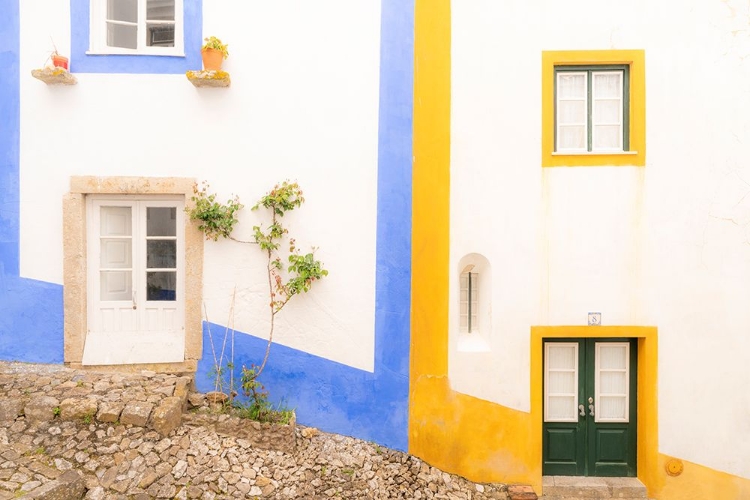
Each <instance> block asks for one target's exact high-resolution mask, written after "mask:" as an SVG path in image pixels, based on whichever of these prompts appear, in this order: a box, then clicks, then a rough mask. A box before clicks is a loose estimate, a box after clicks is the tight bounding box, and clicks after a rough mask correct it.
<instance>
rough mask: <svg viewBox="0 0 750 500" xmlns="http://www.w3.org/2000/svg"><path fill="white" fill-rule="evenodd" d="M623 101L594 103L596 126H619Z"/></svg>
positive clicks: (606, 100)
mask: <svg viewBox="0 0 750 500" xmlns="http://www.w3.org/2000/svg"><path fill="white" fill-rule="evenodd" d="M621 111H622V101H620V100H619V99H602V100H597V101H594V125H597V124H598V125H619V124H620V115H621Z"/></svg>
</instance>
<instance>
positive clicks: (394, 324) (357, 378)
mask: <svg viewBox="0 0 750 500" xmlns="http://www.w3.org/2000/svg"><path fill="white" fill-rule="evenodd" d="M381 23H382V24H381V47H380V108H379V113H380V114H379V130H378V201H377V203H378V207H377V243H376V280H375V281H376V282H375V288H376V290H375V370H374V372H373V373H370V372H366V371H363V370H359V369H356V368H352V367H349V366H346V365H342V364H339V363H336V362H333V361H330V360H326V359H323V358H320V357H318V356H313V355H311V354H308V353H304V352H302V351H299V350H296V349H292V348H289V347H285V346H282V345H278V344H274V345H273V347H272V348H271V357H270V358H269V363H268V365H267V366H266V369H265V371H264V372H263V374H262V375H261V377H260V380H261V381H262V382H263V384H265V385H266V387H267V388H268V389H269V392H270V394H271V395H272V397H274V398H276V401H279V400H282V399H283V400H284V401H285V402H286V403H287V404H288V405H289V406H290V407H292V408H296V410H297V419H298V421H299V422H300V423H302V424H305V425H312V426H315V427H319V428H321V429H323V430H325V431H329V432H338V433H341V434H346V435H350V436H355V437H358V438H361V439H367V440H371V441H375V442H377V443H380V444H383V445H386V446H389V447H392V448H396V449H399V450H404V451H405V450H407V448H408V444H409V442H408V420H409V419H408V416H409V413H408V412H409V345H410V336H409V332H410V294H411V288H410V287H411V161H412V160H411V157H412V104H413V99H412V93H413V60H414V2H413V0H410V1H403V0H384V1H383V3H382V21H381ZM312 293H315V292H314V291H313V292H312ZM209 328H210V329H211V332H212V333H213V336H214V345H215V346H216V349H217V351H218V352H219V353H220V351H221V339H222V338H223V336H224V332H225V327H224V326H220V325H216V324H204V336H203V359H201V361H200V362H199V364H198V373H197V374H196V383H197V384H198V388H199V389H201V390H212V389H213V387H212V383H211V378H210V377H209V375H208V373H209V372H210V370H211V366H212V364H213V355H212V353H211V339H210V338H209V335H208V329H209ZM265 347H266V341H265V340H263V339H261V338H257V337H252V336H249V335H245V334H242V333H237V334H236V335H235V343H234V352H235V359H234V363H235V366H236V367H238V368H239V367H241V366H242V365H245V366H250V365H251V364H253V363H256V364H258V363H259V362H260V360H262V358H263V352H264V350H265ZM217 355H218V354H217Z"/></svg>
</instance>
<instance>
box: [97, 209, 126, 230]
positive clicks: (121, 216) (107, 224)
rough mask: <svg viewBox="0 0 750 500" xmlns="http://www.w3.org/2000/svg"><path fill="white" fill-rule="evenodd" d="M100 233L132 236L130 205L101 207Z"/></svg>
mask: <svg viewBox="0 0 750 500" xmlns="http://www.w3.org/2000/svg"><path fill="white" fill-rule="evenodd" d="M99 214H100V218H101V220H100V222H99V233H100V234H101V235H102V236H131V234H132V230H133V229H132V223H133V220H132V217H131V215H130V214H131V211H130V207H101V210H100V212H99Z"/></svg>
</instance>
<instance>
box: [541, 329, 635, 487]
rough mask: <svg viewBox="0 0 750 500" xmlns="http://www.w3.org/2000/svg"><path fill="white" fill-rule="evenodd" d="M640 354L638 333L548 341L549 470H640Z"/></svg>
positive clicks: (546, 432) (630, 472) (545, 441)
mask: <svg viewBox="0 0 750 500" xmlns="http://www.w3.org/2000/svg"><path fill="white" fill-rule="evenodd" d="M636 355H637V340H636V339H560V340H554V341H552V340H549V341H546V342H545V348H544V356H545V360H544V420H545V421H544V423H543V433H544V434H543V436H542V447H543V450H542V454H543V466H542V469H543V474H545V475H585V476H635V474H636V428H637V425H636V415H637V411H636V410H637V409H636V404H635V403H636V396H635V389H636V374H637V359H636ZM573 365H575V366H573ZM571 375H572V376H574V377H575V383H572V382H571V381H570V377H571ZM574 389H575V390H574ZM571 396H572V397H574V398H575V405H576V407H575V409H576V414H575V419H573V418H571V408H572V406H571V404H570V397H571Z"/></svg>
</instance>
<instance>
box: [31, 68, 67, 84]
mask: <svg viewBox="0 0 750 500" xmlns="http://www.w3.org/2000/svg"><path fill="white" fill-rule="evenodd" d="M31 76H33V77H34V78H36V79H37V80H41V81H43V82H44V83H46V84H47V85H75V84H77V83H78V80H76V77H75V76H73V75H71V74H70V72H69V71H68V70H66V69H65V68H42V69H32V70H31Z"/></svg>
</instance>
